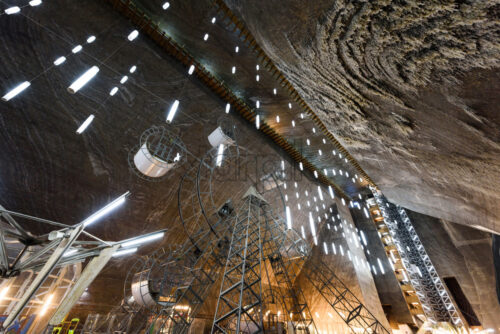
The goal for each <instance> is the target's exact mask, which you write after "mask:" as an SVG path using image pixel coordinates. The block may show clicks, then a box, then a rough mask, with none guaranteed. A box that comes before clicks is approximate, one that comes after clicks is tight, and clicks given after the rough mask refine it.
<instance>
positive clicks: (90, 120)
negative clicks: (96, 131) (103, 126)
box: [76, 115, 94, 134]
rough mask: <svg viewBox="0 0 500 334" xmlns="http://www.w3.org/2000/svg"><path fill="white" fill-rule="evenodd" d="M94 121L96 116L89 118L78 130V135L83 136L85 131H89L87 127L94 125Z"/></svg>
mask: <svg viewBox="0 0 500 334" xmlns="http://www.w3.org/2000/svg"><path fill="white" fill-rule="evenodd" d="M93 120H94V115H90V116H89V117H87V119H86V120H85V122H83V124H82V125H80V127H79V128H78V129H77V130H76V133H78V134H81V133H82V132H83V131H85V129H87V127H88V126H89V125H90V123H92V121H93Z"/></svg>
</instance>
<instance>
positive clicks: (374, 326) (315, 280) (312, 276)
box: [306, 261, 389, 334]
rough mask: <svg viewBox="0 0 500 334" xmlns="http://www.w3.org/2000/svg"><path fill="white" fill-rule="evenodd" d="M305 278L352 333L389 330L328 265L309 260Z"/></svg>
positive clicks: (385, 331)
mask: <svg viewBox="0 0 500 334" xmlns="http://www.w3.org/2000/svg"><path fill="white" fill-rule="evenodd" d="M308 265H309V267H308V271H307V274H306V277H307V279H308V280H309V282H311V284H312V285H313V286H314V287H315V288H316V289H317V290H318V291H319V293H320V294H321V296H323V298H324V299H325V300H326V301H327V302H328V304H330V306H331V307H332V308H333V310H334V311H335V312H336V313H337V314H338V315H339V316H340V318H342V320H344V322H345V323H346V325H347V326H349V328H350V329H351V331H352V332H353V333H387V334H389V331H388V330H387V329H386V328H385V327H384V326H382V324H381V323H380V322H379V321H378V320H377V318H375V316H374V315H373V314H372V313H371V312H370V311H369V310H368V309H367V308H366V307H365V306H364V305H363V304H362V303H361V301H360V300H359V299H358V298H356V296H355V295H354V294H353V293H352V292H351V290H349V289H348V288H347V287H346V286H345V284H344V283H343V282H342V281H341V280H340V279H339V278H338V277H337V275H335V273H334V272H333V271H332V270H331V269H330V267H329V266H328V265H326V264H325V263H323V262H320V263H319V264H316V263H314V261H310V262H309V263H308Z"/></svg>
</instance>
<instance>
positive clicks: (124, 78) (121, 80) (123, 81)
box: [120, 75, 128, 85]
mask: <svg viewBox="0 0 500 334" xmlns="http://www.w3.org/2000/svg"><path fill="white" fill-rule="evenodd" d="M127 80H128V76H126V75H124V76H123V77H122V78H121V79H120V83H121V84H122V85H123V84H124V83H125V82H127Z"/></svg>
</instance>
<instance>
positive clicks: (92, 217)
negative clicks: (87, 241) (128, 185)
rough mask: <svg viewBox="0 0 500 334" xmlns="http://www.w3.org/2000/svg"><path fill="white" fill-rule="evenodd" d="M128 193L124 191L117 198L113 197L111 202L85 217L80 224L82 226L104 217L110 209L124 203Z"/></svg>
mask: <svg viewBox="0 0 500 334" xmlns="http://www.w3.org/2000/svg"><path fill="white" fill-rule="evenodd" d="M128 195H130V192H128V191H127V192H126V193H124V194H123V195H121V196H120V197H118V198H117V199H115V200H114V201H112V202H111V203H109V204H108V205H106V206H105V207H103V208H102V209H100V210H99V211H97V212H95V213H93V214H92V215H90V216H89V217H88V218H87V219H85V220H84V221H82V224H83V225H84V226H88V225H90V224H92V223H93V222H95V221H97V220H98V219H100V218H102V217H104V216H105V215H107V214H108V213H110V212H111V211H112V210H114V209H116V208H117V207H119V206H120V205H122V204H123V203H125V199H126V198H127V196H128Z"/></svg>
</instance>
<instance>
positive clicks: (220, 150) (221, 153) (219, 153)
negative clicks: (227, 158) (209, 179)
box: [215, 144, 224, 167]
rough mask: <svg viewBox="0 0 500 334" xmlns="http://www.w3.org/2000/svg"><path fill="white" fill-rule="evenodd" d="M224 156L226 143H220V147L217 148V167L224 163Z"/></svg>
mask: <svg viewBox="0 0 500 334" xmlns="http://www.w3.org/2000/svg"><path fill="white" fill-rule="evenodd" d="M222 158H224V144H219V148H218V149H217V159H216V162H215V164H216V165H217V167H220V166H221V165H222Z"/></svg>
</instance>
